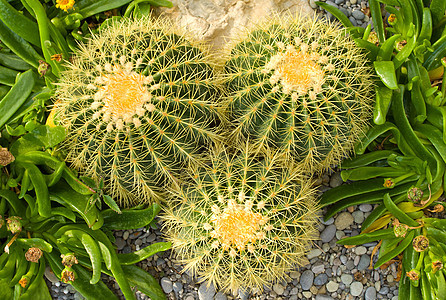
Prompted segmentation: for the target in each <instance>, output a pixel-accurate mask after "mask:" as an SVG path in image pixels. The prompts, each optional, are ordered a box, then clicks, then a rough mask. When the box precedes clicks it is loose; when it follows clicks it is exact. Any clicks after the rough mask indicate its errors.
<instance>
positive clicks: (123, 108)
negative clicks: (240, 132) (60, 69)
mask: <svg viewBox="0 0 446 300" xmlns="http://www.w3.org/2000/svg"><path fill="white" fill-rule="evenodd" d="M213 77H214V70H213V67H212V66H211V65H210V64H209V54H207V52H206V51H205V50H204V49H203V47H201V46H200V45H198V44H193V43H191V42H190V41H188V40H187V39H186V38H185V37H184V36H183V35H179V34H176V33H174V32H173V30H172V26H171V25H170V24H168V23H166V22H152V21H149V20H148V19H145V18H144V19H142V20H138V21H130V20H123V21H122V22H119V23H114V24H112V25H110V26H109V27H108V28H107V29H105V30H104V31H101V32H100V33H99V34H98V35H96V36H94V37H93V38H92V39H91V40H90V41H89V42H88V43H87V44H86V45H83V46H81V47H80V50H79V51H78V52H77V53H76V56H75V57H74V59H73V62H72V64H70V65H69V66H67V71H65V72H64V73H63V74H62V76H61V79H60V82H59V83H58V88H57V95H56V96H57V99H58V101H57V102H56V105H55V107H54V109H53V120H54V122H55V123H57V124H59V125H62V126H64V127H65V128H66V129H67V134H68V137H67V139H66V142H65V144H64V148H65V149H67V152H68V157H67V160H68V161H69V162H71V163H72V165H73V166H74V167H75V168H76V169H78V170H80V171H82V173H83V174H85V175H86V176H89V177H92V178H94V179H96V180H98V181H99V180H100V179H103V180H104V183H105V187H106V189H108V191H109V193H110V195H111V196H113V197H114V198H116V200H117V201H118V202H119V203H120V205H121V206H129V205H131V204H135V203H136V202H149V201H153V200H154V199H155V200H156V199H158V198H159V197H160V195H161V193H162V187H163V186H164V184H165V182H166V181H167V182H171V181H174V180H175V179H176V178H177V177H179V175H180V173H181V169H182V168H186V167H187V166H188V165H189V164H190V163H193V162H195V161H196V160H198V159H199V156H200V151H201V150H202V148H203V147H204V145H206V144H207V143H209V142H211V141H213V140H215V139H217V138H218V134H217V131H218V130H217V127H218V123H219V116H218V115H219V113H218V110H217V108H216V106H215V103H216V101H215V98H216V97H217V95H218V90H217V88H216V86H215V85H214V84H213V81H214V79H213Z"/></svg>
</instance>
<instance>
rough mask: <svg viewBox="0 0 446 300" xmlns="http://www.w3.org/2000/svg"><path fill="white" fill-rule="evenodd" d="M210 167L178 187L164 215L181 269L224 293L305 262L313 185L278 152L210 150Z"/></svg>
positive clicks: (311, 232) (313, 218) (278, 276)
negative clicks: (254, 153) (258, 154)
mask: <svg viewBox="0 0 446 300" xmlns="http://www.w3.org/2000/svg"><path fill="white" fill-rule="evenodd" d="M211 153H213V154H211V155H210V161H211V162H210V163H209V165H208V167H207V169H205V168H204V167H201V168H199V169H197V170H196V171H192V172H191V181H190V182H189V184H188V185H183V186H182V187H177V188H175V189H174V192H173V193H172V199H170V200H169V202H168V207H167V208H166V209H165V212H164V214H163V215H162V216H161V218H162V220H163V229H164V232H165V234H166V239H167V240H168V241H170V242H172V247H173V249H174V250H175V251H176V253H177V259H178V260H179V261H180V262H181V263H184V264H185V270H188V271H190V272H192V273H193V274H194V275H198V276H199V277H200V278H201V280H202V281H208V282H209V283H211V282H212V283H213V284H214V285H215V286H218V287H219V288H221V289H223V290H226V291H227V290H232V291H234V292H235V291H236V290H237V289H239V288H242V289H252V288H257V289H260V290H262V289H263V285H270V284H271V283H272V282H274V281H281V280H283V279H284V278H286V273H285V272H288V271H290V270H291V269H293V268H294V267H296V266H298V265H302V264H305V263H306V260H305V256H304V254H305V251H306V250H308V249H309V246H310V245H309V244H310V242H311V241H312V240H313V239H314V238H315V237H316V235H315V232H316V229H315V226H316V224H317V213H316V211H317V209H318V207H317V205H316V202H315V200H314V189H312V188H311V187H310V184H311V182H310V181H309V180H308V179H305V178H304V177H303V176H302V173H301V172H298V171H296V170H295V169H294V168H292V167H291V166H288V168H281V167H279V165H280V163H281V162H280V160H281V159H280V158H279V157H278V156H277V155H273V154H268V153H267V154H266V155H265V158H261V157H260V158H259V157H255V156H252V155H250V154H249V151H248V150H241V151H239V153H236V154H234V155H229V154H228V153H227V152H226V151H225V150H222V149H217V150H214V151H211Z"/></svg>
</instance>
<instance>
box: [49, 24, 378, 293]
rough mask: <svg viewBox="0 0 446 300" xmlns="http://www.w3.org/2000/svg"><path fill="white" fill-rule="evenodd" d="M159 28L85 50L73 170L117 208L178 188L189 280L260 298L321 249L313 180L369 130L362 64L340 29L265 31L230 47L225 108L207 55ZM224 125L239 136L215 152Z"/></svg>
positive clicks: (73, 94) (116, 34) (114, 33)
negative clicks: (97, 183) (102, 188)
mask: <svg viewBox="0 0 446 300" xmlns="http://www.w3.org/2000/svg"><path fill="white" fill-rule="evenodd" d="M162 22H165V21H157V22H149V21H148V20H145V19H144V20H142V21H128V20H125V21H123V22H121V23H119V24H118V25H116V24H115V25H111V27H109V28H108V29H106V30H105V31H104V32H102V33H101V34H100V35H98V36H94V37H93V38H92V40H91V41H90V42H89V43H88V44H87V45H85V46H82V47H81V49H80V51H79V52H78V54H77V56H76V57H75V58H74V60H73V63H72V64H71V65H69V66H68V67H67V71H65V72H63V73H62V77H61V82H60V83H59V85H58V93H57V97H58V102H57V103H56V105H55V107H54V110H53V113H52V114H53V116H52V119H54V121H55V122H56V123H58V124H60V125H63V126H65V127H66V128H67V132H68V138H67V140H66V142H65V144H64V147H65V149H66V150H67V152H68V157H67V159H68V160H69V161H70V162H72V164H73V166H74V167H76V168H77V169H79V170H80V171H82V172H83V174H85V175H87V176H89V177H93V178H95V179H97V180H99V179H100V178H103V179H104V182H105V183H106V188H107V189H108V193H109V194H111V195H112V196H114V197H115V198H117V200H118V201H119V202H120V204H121V205H124V206H126V205H130V204H134V203H136V202H142V201H147V202H150V201H153V199H156V197H158V198H159V196H160V195H161V191H162V189H164V188H165V187H169V191H170V193H169V194H170V197H169V201H168V203H167V204H166V209H165V210H166V211H165V213H164V216H163V220H164V227H165V229H166V236H167V239H168V240H170V241H172V244H173V248H174V249H175V250H176V251H177V254H178V257H179V259H180V261H181V262H183V263H185V266H186V267H185V268H186V269H189V270H191V271H192V272H193V273H194V274H197V275H198V276H200V277H201V278H202V279H203V280H208V281H209V282H212V283H214V284H215V285H216V286H219V287H220V288H222V289H225V290H233V291H235V290H237V289H239V288H260V289H262V288H263V285H264V284H266V285H268V284H270V283H271V282H272V281H276V280H281V279H284V277H286V272H287V271H290V270H291V269H292V268H294V267H296V266H297V265H301V264H302V263H304V262H305V258H304V253H305V251H306V249H307V248H308V247H309V245H310V243H311V241H312V240H313V239H314V238H315V235H314V233H315V225H316V222H317V215H316V212H317V210H318V206H317V205H316V202H315V200H314V190H313V189H312V188H311V187H310V185H311V181H310V180H309V179H308V178H307V177H304V175H303V174H304V173H305V172H320V171H321V170H323V169H327V168H328V167H329V166H330V164H332V163H335V162H338V161H339V160H340V159H341V157H343V156H345V155H346V154H347V153H348V152H349V150H350V149H351V147H352V145H353V143H354V142H355V141H356V138H357V137H358V136H359V135H360V134H361V133H362V131H363V129H364V126H366V122H365V119H366V117H367V116H368V114H369V101H368V99H369V97H370V88H371V86H372V84H371V81H370V78H369V77H370V70H369V69H368V68H367V67H366V60H365V56H364V54H362V53H361V52H360V50H359V49H358V48H356V47H355V45H354V43H353V41H352V40H351V39H350V38H349V37H348V36H347V34H346V32H345V31H343V30H341V29H338V28H336V27H335V26H333V25H329V24H326V23H320V22H317V21H315V20H310V19H308V20H301V19H300V18H299V17H298V18H295V19H286V20H282V21H281V22H278V23H274V24H271V23H268V25H265V26H264V27H261V28H260V29H256V30H254V31H252V32H251V33H249V34H248V36H247V37H246V38H245V39H244V40H242V41H241V42H239V43H238V44H236V45H235V47H234V48H233V50H232V52H231V54H230V57H229V58H228V59H227V62H226V63H225V66H224V68H223V69H224V72H225V75H224V80H223V81H222V82H223V88H225V87H226V89H227V91H228V93H229V96H228V98H229V99H230V101H222V106H220V105H219V104H218V101H217V99H218V98H217V97H218V96H219V95H218V92H219V91H220V88H219V86H218V85H217V84H215V83H216V82H218V80H214V77H216V76H215V74H214V73H215V72H214V69H213V67H212V66H211V65H209V62H208V61H209V57H210V56H209V55H208V54H207V52H206V51H205V50H203V48H202V47H200V46H198V45H196V44H194V43H193V42H190V41H188V40H187V39H186V38H185V37H184V35H179V34H176V33H174V32H173V31H172V30H170V29H168V28H167V27H170V24H167V26H166V24H162ZM223 104H224V105H226V108H224V109H222V111H223V112H224V111H226V113H227V115H226V114H222V113H221V112H220V109H219V107H223V106H224V105H223ZM226 118H227V119H230V121H231V122H232V123H234V124H235V127H236V129H235V130H234V131H233V134H232V139H231V138H226V141H227V143H226V144H224V143H220V142H217V143H214V142H216V141H218V140H220V139H222V137H223V136H225V135H224V132H223V131H220V128H224V127H226V132H227V133H228V132H229V131H230V130H233V128H232V129H229V127H230V126H228V125H227V123H226V122H224V120H225V119H226ZM221 124H223V125H225V126H219V125H221ZM226 136H227V137H229V136H230V134H229V133H228V134H227V135H226ZM242 136H243V137H244V138H245V139H246V140H245V141H243V142H242V143H239V142H240V141H235V139H237V138H240V137H242ZM211 144H213V146H212V147H210V148H211V149H213V150H211V151H208V152H207V154H206V153H203V152H202V151H201V150H203V149H205V148H206V147H209V145H211ZM240 144H243V145H244V146H243V147H236V146H234V145H240ZM242 148H243V149H242ZM237 149H238V150H237ZM294 158H296V160H294ZM297 161H299V162H298V163H297ZM302 164H303V165H304V166H305V168H302ZM285 165H287V166H286V167H285ZM292 166H296V167H292ZM310 168H311V169H310ZM182 170H185V171H184V172H182ZM166 190H168V189H166Z"/></svg>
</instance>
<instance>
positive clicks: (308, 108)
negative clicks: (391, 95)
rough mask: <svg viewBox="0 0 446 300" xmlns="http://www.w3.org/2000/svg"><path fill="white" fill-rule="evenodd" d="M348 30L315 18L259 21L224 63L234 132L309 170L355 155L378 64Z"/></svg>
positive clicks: (368, 107)
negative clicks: (352, 152) (372, 65)
mask: <svg viewBox="0 0 446 300" xmlns="http://www.w3.org/2000/svg"><path fill="white" fill-rule="evenodd" d="M367 64H368V62H367V60H366V59H365V54H364V53H363V52H362V51H361V49H360V48H358V47H357V46H356V45H355V42H354V41H353V39H351V38H350V37H349V36H348V35H347V32H346V31H344V30H341V29H339V28H338V27H337V26H336V25H334V24H333V25H330V24H327V23H325V22H321V21H318V20H316V19H311V18H305V19H304V18H282V19H280V20H274V21H273V22H272V23H267V24H265V25H263V26H260V27H259V26H257V27H256V28H255V30H252V31H250V32H249V33H248V34H247V36H246V37H244V38H243V39H242V40H241V41H240V42H238V43H237V44H236V45H235V46H234V47H233V49H232V50H231V53H230V57H229V59H228V61H227V62H226V64H225V72H224V73H225V75H224V76H225V80H224V81H225V85H226V88H227V90H228V92H229V97H228V98H229V100H228V102H229V103H228V115H229V119H230V121H231V122H233V123H234V126H235V129H234V130H233V137H234V138H236V139H239V138H240V137H245V138H247V139H249V141H250V142H252V143H253V144H254V145H256V146H257V147H258V148H259V149H261V148H262V147H264V146H265V145H266V146H269V147H275V148H278V149H280V151H281V152H283V153H286V154H287V155H288V156H289V157H290V158H295V159H297V160H298V161H301V162H302V167H303V168H304V169H306V170H307V171H309V172H318V171H323V170H326V169H328V168H329V167H330V166H331V165H333V164H336V163H339V162H340V160H341V159H342V158H344V157H345V156H346V155H348V152H349V151H350V150H351V149H352V147H353V144H354V143H355V142H356V141H357V140H358V137H359V136H360V135H361V134H362V133H363V131H364V129H365V128H366V126H367V119H368V116H369V113H370V101H371V99H373V98H372V97H371V91H372V79H371V72H372V69H371V68H370V67H369V66H368V65H367Z"/></svg>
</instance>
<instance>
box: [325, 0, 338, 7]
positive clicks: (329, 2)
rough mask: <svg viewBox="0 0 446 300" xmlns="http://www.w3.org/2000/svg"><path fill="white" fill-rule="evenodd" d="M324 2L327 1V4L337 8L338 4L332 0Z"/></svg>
mask: <svg viewBox="0 0 446 300" xmlns="http://www.w3.org/2000/svg"><path fill="white" fill-rule="evenodd" d="M325 3H327V4H328V5H331V6H334V7H336V8H338V5H337V4H336V3H334V2H333V1H330V0H328V1H327V2H325Z"/></svg>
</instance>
